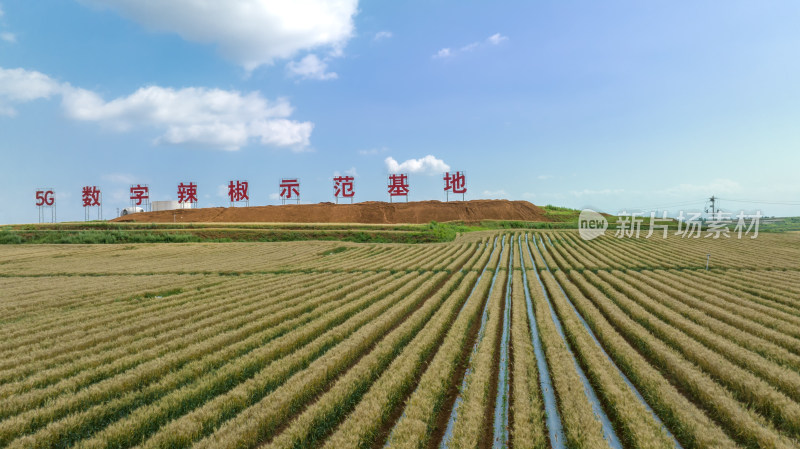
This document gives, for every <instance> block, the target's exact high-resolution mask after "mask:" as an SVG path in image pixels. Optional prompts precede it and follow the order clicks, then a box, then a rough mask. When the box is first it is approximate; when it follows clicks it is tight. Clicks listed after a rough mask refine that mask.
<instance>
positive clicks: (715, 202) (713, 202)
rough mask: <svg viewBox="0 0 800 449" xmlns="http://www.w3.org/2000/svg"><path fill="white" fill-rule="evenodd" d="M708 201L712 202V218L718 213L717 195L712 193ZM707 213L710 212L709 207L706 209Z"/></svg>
mask: <svg viewBox="0 0 800 449" xmlns="http://www.w3.org/2000/svg"><path fill="white" fill-rule="evenodd" d="M708 201H710V202H711V218H712V219H713V218H714V217H715V216H716V215H717V197H715V196H714V195H711V198H709V199H708ZM706 213H708V209H706Z"/></svg>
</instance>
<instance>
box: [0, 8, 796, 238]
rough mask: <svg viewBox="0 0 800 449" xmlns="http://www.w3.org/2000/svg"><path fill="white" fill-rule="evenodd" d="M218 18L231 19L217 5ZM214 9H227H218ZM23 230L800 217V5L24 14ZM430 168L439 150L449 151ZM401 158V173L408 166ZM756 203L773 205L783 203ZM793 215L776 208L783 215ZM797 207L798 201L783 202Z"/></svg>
mask: <svg viewBox="0 0 800 449" xmlns="http://www.w3.org/2000/svg"><path fill="white" fill-rule="evenodd" d="M217 3H218V5H217ZM209 5H211V6H209ZM0 10H2V13H1V14H0V152H2V163H1V165H0V223H24V222H32V221H36V219H37V214H36V209H35V206H34V199H33V196H34V191H35V190H36V188H37V187H44V186H47V187H49V186H52V187H55V189H56V191H57V193H58V218H59V220H80V219H83V210H82V207H81V203H80V190H81V187H82V186H84V185H97V186H99V187H100V188H101V189H102V191H103V195H104V215H105V217H106V218H110V217H113V216H114V215H115V213H116V208H117V207H119V208H122V207H125V206H127V205H128V194H127V188H128V186H129V184H131V183H147V184H149V185H150V187H151V190H152V199H153V200H167V199H176V196H177V192H176V186H177V184H178V183H179V182H181V181H193V182H196V183H197V184H198V186H199V188H198V190H199V196H200V205H201V206H221V205H227V199H226V198H225V192H224V187H223V186H224V185H226V184H227V183H228V181H230V180H237V179H239V180H248V181H250V185H251V202H250V204H251V205H265V204H278V203H279V200H277V199H276V198H275V194H276V193H277V192H278V183H279V180H280V178H281V177H299V178H300V180H301V183H302V186H301V196H302V199H303V202H321V201H333V197H332V185H331V177H332V176H333V175H334V174H336V173H341V174H344V173H355V174H356V201H370V200H379V201H385V200H387V199H388V197H387V192H386V177H387V174H388V172H389V170H390V169H392V168H396V167H397V166H398V165H399V167H400V169H401V170H403V171H407V172H409V174H410V181H411V195H410V200H412V201H414V200H428V199H436V200H444V192H443V191H442V187H443V181H442V179H441V178H442V173H441V172H442V171H443V170H444V169H446V168H450V169H451V170H461V171H465V172H466V173H467V176H468V185H467V187H468V189H469V190H468V193H467V198H468V199H478V198H507V199H515V200H527V201H531V202H533V203H535V204H540V205H544V204H555V205H562V206H570V207H576V208H583V207H593V208H597V209H602V210H605V211H608V212H612V213H615V212H619V211H622V210H633V209H644V210H650V209H652V208H662V209H664V208H665V209H669V210H670V211H673V213H674V212H677V211H678V210H679V209H686V210H695V209H698V208H702V207H703V206H704V202H703V200H704V198H706V197H708V196H710V195H712V194H713V195H717V196H718V197H721V198H722V200H721V202H720V204H721V206H722V207H723V208H724V209H726V210H729V211H734V212H738V211H739V210H741V209H745V210H747V211H753V210H755V209H760V210H761V211H762V212H763V213H764V214H766V215H800V181H798V167H799V166H800V151H799V150H800V127H799V126H798V125H797V123H798V119H800V106H798V105H800V83H798V80H800V31H798V29H797V23H798V20H799V19H800V3H797V2H795V1H770V2H737V1H730V2H720V1H692V2H666V1H657V2H634V1H607V2H593V1H571V2H525V1H520V2H513V1H502V2H455V1H424V2H423V1H408V2H366V3H364V2H357V1H355V0H341V1H338V2H327V1H322V0H303V1H297V2H270V1H257V0H237V1H232V0H231V1H227V2H206V1H201V0H173V1H165V2H149V1H148V2H143V1H136V0H105V1H103V0H80V1H71V0H58V1H55V0H37V1H35V2H32V1H24V0H0ZM426 156H431V157H427V158H426ZM389 158H391V159H389ZM733 200H740V201H741V200H748V201H749V200H755V201H757V202H760V203H761V204H754V203H742V202H736V201H733ZM766 202H769V203H766ZM770 203H775V204H770Z"/></svg>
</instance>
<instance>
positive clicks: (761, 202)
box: [717, 198, 800, 206]
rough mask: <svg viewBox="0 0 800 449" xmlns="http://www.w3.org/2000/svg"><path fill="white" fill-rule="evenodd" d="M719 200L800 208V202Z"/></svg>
mask: <svg viewBox="0 0 800 449" xmlns="http://www.w3.org/2000/svg"><path fill="white" fill-rule="evenodd" d="M717 199H718V200H724V201H731V202H733V203H750V204H775V205H780V206H800V202H796V201H756V200H732V199H730V198H717Z"/></svg>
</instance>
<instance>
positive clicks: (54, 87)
mask: <svg viewBox="0 0 800 449" xmlns="http://www.w3.org/2000/svg"><path fill="white" fill-rule="evenodd" d="M62 90H63V85H62V84H61V83H59V82H57V81H55V80H53V79H52V78H50V77H49V76H47V75H45V74H43V73H39V72H35V71H29V70H24V69H3V68H2V67H0V115H7V116H14V115H16V113H17V111H16V110H15V109H14V108H13V107H12V105H14V104H18V103H27V102H29V101H33V100H38V99H40V98H50V97H51V96H53V95H57V94H59V93H61V92H62Z"/></svg>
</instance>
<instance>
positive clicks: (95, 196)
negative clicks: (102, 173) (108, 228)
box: [81, 186, 103, 221]
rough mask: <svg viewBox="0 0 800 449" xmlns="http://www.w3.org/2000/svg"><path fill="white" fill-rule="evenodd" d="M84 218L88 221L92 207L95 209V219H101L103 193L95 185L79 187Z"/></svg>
mask: <svg viewBox="0 0 800 449" xmlns="http://www.w3.org/2000/svg"><path fill="white" fill-rule="evenodd" d="M81 201H82V202H83V212H84V219H85V220H86V221H89V218H91V212H92V208H96V209H97V219H98V220H102V219H103V194H102V192H101V191H100V189H99V188H98V187H97V186H85V187H84V188H83V189H81Z"/></svg>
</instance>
